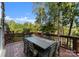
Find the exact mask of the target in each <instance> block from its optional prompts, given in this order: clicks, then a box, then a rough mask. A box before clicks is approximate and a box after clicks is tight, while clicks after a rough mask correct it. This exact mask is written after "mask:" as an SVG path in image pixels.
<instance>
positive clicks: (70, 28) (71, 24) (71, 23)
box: [68, 19, 73, 36]
mask: <svg viewBox="0 0 79 59" xmlns="http://www.w3.org/2000/svg"><path fill="white" fill-rule="evenodd" d="M72 26H73V19H71V22H70V27H69V33H68V35H69V36H70V35H71V30H72Z"/></svg>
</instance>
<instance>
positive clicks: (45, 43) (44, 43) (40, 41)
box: [25, 36, 55, 49]
mask: <svg viewBox="0 0 79 59" xmlns="http://www.w3.org/2000/svg"><path fill="white" fill-rule="evenodd" d="M25 39H27V40H28V41H29V42H32V43H33V44H35V45H38V46H39V47H41V48H43V49H47V48H48V47H50V46H51V45H52V44H53V43H55V41H52V40H48V39H45V38H41V37H38V36H32V37H27V38H25Z"/></svg>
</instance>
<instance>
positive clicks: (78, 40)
mask: <svg viewBox="0 0 79 59" xmlns="http://www.w3.org/2000/svg"><path fill="white" fill-rule="evenodd" d="M28 34H35V35H37V36H41V37H44V38H48V39H50V40H55V41H61V47H64V48H66V49H70V50H72V51H74V52H75V53H79V37H76V36H67V35H57V34H49V33H39V32H36V33H35V32H34V33H6V34H5V42H6V41H7V40H8V41H9V40H10V41H9V42H15V41H13V39H14V38H15V37H18V38H19V39H20V40H22V39H23V36H24V35H28ZM16 40H17V39H16ZM17 41H19V40H17ZM9 42H8V43H9ZM6 44H7V43H6Z"/></svg>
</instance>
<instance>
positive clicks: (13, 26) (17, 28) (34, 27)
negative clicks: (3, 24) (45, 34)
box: [8, 21, 40, 33]
mask: <svg viewBox="0 0 79 59" xmlns="http://www.w3.org/2000/svg"><path fill="white" fill-rule="evenodd" d="M8 25H9V28H10V31H14V33H22V32H23V31H24V29H29V30H30V31H31V32H37V31H39V29H40V25H39V24H37V23H35V24H32V23H28V22H27V23H24V24H19V23H16V22H14V21H10V22H8ZM26 31H27V30H26Z"/></svg>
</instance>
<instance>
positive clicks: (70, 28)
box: [67, 18, 74, 46]
mask: <svg viewBox="0 0 79 59" xmlns="http://www.w3.org/2000/svg"><path fill="white" fill-rule="evenodd" d="M73 20H74V19H72V18H71V21H70V27H69V33H68V36H70V35H71V30H72V26H73ZM69 41H70V39H68V38H67V46H68V42H69Z"/></svg>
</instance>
